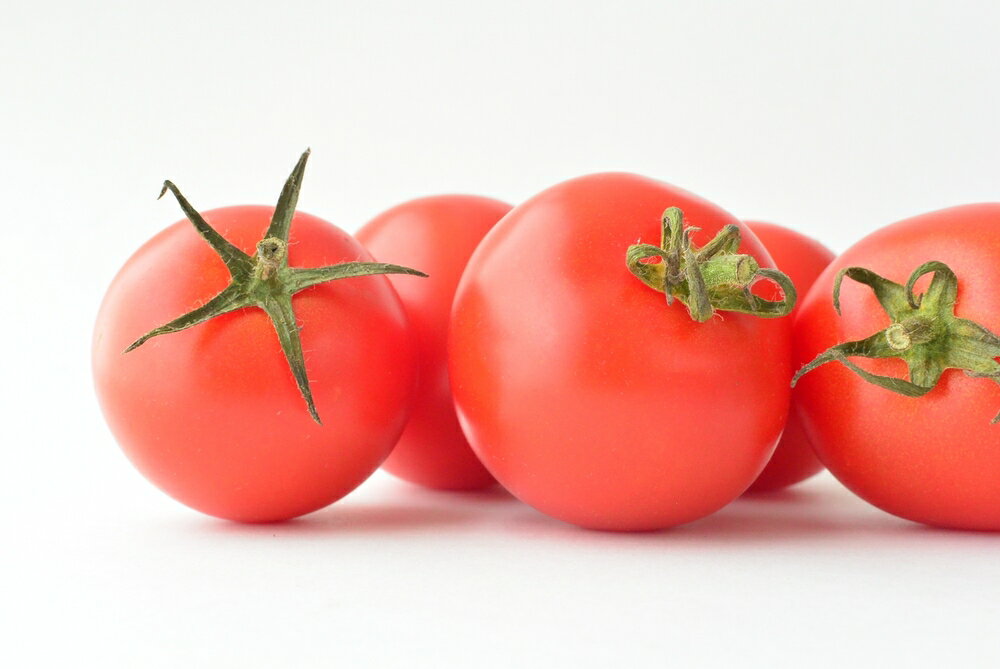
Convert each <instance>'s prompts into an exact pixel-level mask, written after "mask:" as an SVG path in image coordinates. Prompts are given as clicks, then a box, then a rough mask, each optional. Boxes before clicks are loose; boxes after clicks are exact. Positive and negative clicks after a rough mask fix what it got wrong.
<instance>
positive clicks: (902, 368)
mask: <svg viewBox="0 0 1000 669" xmlns="http://www.w3.org/2000/svg"><path fill="white" fill-rule="evenodd" d="M922 268H923V269H922ZM928 268H930V269H928ZM917 275H920V276H921V278H919V280H917V281H916V282H915V283H913V284H912V285H911V286H910V288H907V285H908V281H909V280H910V279H911V277H916V276H917ZM935 282H937V285H936V286H935ZM998 282H1000V203H984V204H972V205H964V206H958V207H951V208H948V209H942V210H938V211H933V212H930V213H927V214H922V215H920V216H914V217H912V218H908V219H905V220H903V221H899V222H897V223H893V224H891V225H888V226H886V227H884V228H881V229H879V230H877V231H875V232H873V233H871V234H870V235H868V236H867V237H865V238H863V239H861V240H860V241H858V242H857V243H856V244H854V245H853V246H852V247H851V248H849V249H848V250H847V251H845V252H844V253H843V254H842V255H840V256H839V257H838V258H837V259H836V260H835V261H834V262H833V263H832V264H831V265H830V266H829V267H827V269H826V270H824V272H823V274H822V275H821V276H820V277H819V278H818V279H817V280H816V282H815V284H814V285H813V287H812V289H811V290H810V291H809V293H808V294H807V295H806V297H805V299H804V300H803V302H802V304H801V310H800V312H799V314H798V317H797V318H796V320H795V360H796V368H797V369H799V375H797V380H796V385H795V388H794V393H793V397H794V403H795V406H796V407H797V409H798V410H799V411H800V414H801V416H802V423H803V426H804V427H805V430H806V432H807V433H808V436H809V440H810V441H811V442H812V444H813V447H814V448H815V450H816V453H817V455H818V456H819V458H820V460H822V462H823V464H824V465H825V466H826V467H827V468H828V469H829V470H830V471H831V472H832V473H833V475H834V476H835V477H836V478H837V479H838V480H840V481H841V482H842V483H843V484H844V485H845V486H846V487H847V488H849V489H850V490H852V491H853V492H854V493H856V494H857V495H858V496H860V497H861V498H863V499H865V500H867V501H868V502H870V503H871V504H873V505H875V506H877V507H879V508H881V509H882V510H884V511H887V512H889V513H892V514H894V515H897V516H900V517H902V518H906V519H908V520H912V521H915V522H919V523H924V524H927V525H934V526H938V527H948V528H957V529H969V530H1000V425H997V424H995V423H993V422H992V421H993V420H994V419H995V417H996V415H997V411H998V410H1000V383H998V382H997V381H998V380H1000V363H998V362H997V361H996V348H995V347H996V346H997V343H998V342H1000V339H997V336H996V333H1000V291H998V290H997V289H996V287H997V284H998ZM876 287H877V289H878V290H879V291H880V293H881V299H880V298H877V297H876V293H875V288H876ZM835 289H836V290H835ZM910 289H912V294H908V293H909V290H910ZM928 295H931V297H927V296H928ZM834 296H836V299H837V303H838V304H839V313H838V310H837V308H836V306H835V304H834ZM924 310H931V311H932V312H933V320H934V322H935V323H936V324H937V325H938V326H940V328H942V329H941V331H940V332H937V331H936V330H932V331H931V332H930V333H929V335H930V336H928V337H926V338H923V337H920V338H918V337H917V334H920V333H919V332H917V331H910V335H912V337H911V336H906V337H891V336H890V335H891V334H897V335H898V334H899V333H898V332H896V330H898V329H902V330H903V331H906V330H907V327H908V325H909V321H911V320H913V321H919V320H921V318H923V317H924V315H923V311H924ZM889 312H893V313H894V314H895V316H890V313H889ZM970 323H971V324H972V325H969V324H970ZM970 329H971V330H972V331H973V336H972V337H971V338H968V337H966V336H965V335H963V334H962V331H963V330H970ZM923 334H927V333H923ZM939 334H940V335H942V336H940V337H939V336H938V335H939ZM911 339H912V341H911ZM864 340H868V341H869V342H871V346H872V347H877V348H879V349H880V351H878V353H879V355H882V354H885V355H886V356H887V357H881V358H879V359H869V358H866V357H863V355H857V356H852V357H848V356H843V357H839V358H838V357H833V358H831V359H830V361H829V362H828V363H827V364H819V365H817V366H815V368H814V369H812V370H811V371H809V372H808V373H805V374H802V370H803V368H804V367H805V366H806V365H807V364H809V363H812V364H814V365H816V363H817V360H820V361H822V358H821V356H822V355H823V354H825V353H827V354H828V353H829V352H830V351H831V350H834V351H836V350H837V348H838V347H844V346H846V345H847V344H849V343H851V342H858V341H864ZM953 346H958V347H960V348H961V350H960V351H957V353H959V356H958V357H959V359H960V361H961V363H962V364H970V365H973V364H974V365H975V366H977V367H979V368H981V369H979V371H977V372H976V373H975V375H969V374H967V373H964V372H963V371H962V367H961V366H960V365H953V364H950V362H949V360H950V359H949V356H950V355H951V353H952V352H953V351H952V348H953ZM890 349H898V350H895V351H893V350H890ZM979 349H982V350H983V351H984V353H985V355H984V357H982V358H977V357H976V353H975V352H976V351H977V350H979ZM890 353H895V354H897V355H898V356H899V357H901V358H902V360H901V359H896V358H895V357H888V355H889V354H890ZM911 353H912V354H913V355H914V356H915V357H914V358H911V360H910V361H911V362H917V363H919V364H916V365H912V366H911V365H909V362H908V361H907V357H909V356H910V355H911ZM917 358H919V360H917ZM938 360H940V361H941V362H940V363H939V362H937V361H938ZM848 363H851V364H853V365H854V366H855V367H857V368H858V369H860V370H861V371H862V372H864V373H865V374H868V375H875V376H873V377H870V378H872V379H874V380H876V381H879V383H886V384H888V385H890V386H891V385H893V382H895V386H896V387H897V388H898V389H899V390H901V391H904V392H896V391H894V390H892V389H890V388H887V387H884V386H882V385H879V383H874V382H872V381H871V380H868V379H866V378H863V377H862V376H861V375H859V374H858V373H857V371H855V370H854V369H852V368H850V367H849V366H848ZM945 363H948V364H945ZM935 366H937V369H936V370H933V369H932V368H933V367H935ZM942 367H943V368H944V369H943V371H941V368H942ZM914 370H916V371H918V372H920V373H921V374H920V376H914ZM990 370H992V375H991V374H989V373H988V372H990ZM938 375H939V376H938ZM936 376H938V378H935V377H936ZM922 377H927V378H926V379H925V378H922ZM885 379H889V381H886V380H885ZM926 380H931V381H933V383H930V384H929V385H926V386H922V385H920V384H922V383H924V382H925V381H926ZM917 382H919V383H917ZM913 390H916V392H915V393H911V394H910V395H907V394H906V393H910V391H913Z"/></svg>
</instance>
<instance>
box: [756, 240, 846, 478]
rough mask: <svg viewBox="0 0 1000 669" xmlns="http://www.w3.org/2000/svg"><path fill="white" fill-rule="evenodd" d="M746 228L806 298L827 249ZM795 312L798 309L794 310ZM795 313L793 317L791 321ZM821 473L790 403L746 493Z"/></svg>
mask: <svg viewBox="0 0 1000 669" xmlns="http://www.w3.org/2000/svg"><path fill="white" fill-rule="evenodd" d="M746 225H747V227H748V228H750V229H751V230H753V233H754V234H755V235H757V238H758V239H760V241H761V242H762V243H763V244H764V246H765V247H766V248H767V252H768V253H770V254H771V258H772V259H773V260H774V262H775V263H776V264H777V265H778V267H780V268H781V271H782V272H784V273H785V274H787V275H788V276H790V277H791V279H792V281H793V282H794V283H795V287H796V288H798V290H799V295H805V294H806V291H807V290H809V287H810V286H812V284H813V282H814V281H815V280H816V277H818V276H819V275H820V273H822V272H823V269H824V268H826V266H827V265H829V264H830V263H831V262H832V261H833V259H834V257H835V256H834V254H833V252H832V251H831V250H830V249H828V248H826V247H825V246H823V245H822V244H820V243H819V242H817V241H816V240H815V239H812V238H810V237H806V236H805V235H803V234H800V233H798V232H795V231H794V230H789V229H788V228H785V227H782V226H780V225H775V224H774V223H763V222H760V221H746ZM797 311H798V309H796V310H795V312H797ZM795 312H793V313H792V316H793V317H794V314H795ZM822 469H823V464H822V463H821V462H820V461H819V459H818V458H817V457H816V454H815V453H813V449H812V445H811V444H810V443H809V439H808V437H806V433H805V430H804V429H803V428H802V420H801V419H800V418H799V416H798V412H797V411H796V409H795V404H794V403H793V404H792V406H791V409H790V410H789V412H788V422H787V423H786V424H785V431H784V432H783V433H782V435H781V441H779V442H778V447H777V448H776V449H775V450H774V455H773V456H771V460H770V462H768V463H767V466H766V467H764V471H762V472H761V473H760V476H758V477H757V480H756V481H754V482H753V485H752V486H750V490H749V492H762V491H766V490H777V489H778V488H784V487H787V486H790V485H793V484H795V483H799V482H800V481H804V480H806V479H807V478H809V477H810V476H813V475H814V474H816V473H818V472H819V471H820V470H822Z"/></svg>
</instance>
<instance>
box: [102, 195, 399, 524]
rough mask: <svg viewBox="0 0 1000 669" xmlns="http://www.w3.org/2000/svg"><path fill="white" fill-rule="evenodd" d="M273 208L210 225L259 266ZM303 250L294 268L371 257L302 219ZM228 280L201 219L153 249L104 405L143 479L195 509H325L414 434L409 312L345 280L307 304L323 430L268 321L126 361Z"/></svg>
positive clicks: (251, 515)
mask: <svg viewBox="0 0 1000 669" xmlns="http://www.w3.org/2000/svg"><path fill="white" fill-rule="evenodd" d="M273 211H274V209H273V208H272V207H262V206H242V207H224V208H221V209H215V210H212V211H208V212H205V213H204V214H203V216H204V218H205V219H206V220H207V221H208V222H209V223H210V224H211V225H212V226H213V227H215V228H216V229H217V230H218V231H219V232H221V233H222V235H223V236H224V237H226V238H227V239H228V240H229V241H230V242H232V243H233V244H234V245H236V246H237V247H238V248H240V249H242V250H243V251H244V252H246V253H250V254H252V253H253V252H254V245H255V244H256V243H257V242H258V241H259V240H260V239H261V234H262V233H263V232H264V230H265V229H267V227H268V222H269V220H270V218H271V214H272V212H273ZM290 241H291V243H290V245H289V251H288V253H289V264H290V266H292V267H320V266H324V265H331V264H336V263H340V262H345V261H355V260H359V259H361V260H366V259H370V258H369V257H368V254H367V252H366V251H365V250H364V249H363V248H362V247H361V245H360V244H358V243H357V242H356V241H355V240H354V239H353V238H351V237H350V236H349V235H347V234H346V233H345V232H343V231H341V230H339V229H338V228H336V227H334V226H333V225H331V224H330V223H327V222H326V221H323V220H322V219H319V218H316V217H315V216H310V215H308V214H305V213H301V212H298V213H296V214H295V215H294V218H293V219H292V225H291V240H290ZM228 281H229V275H228V273H227V270H226V267H225V265H224V264H223V262H222V261H221V260H220V259H219V257H218V256H217V255H216V253H215V252H214V251H213V250H212V248H211V247H209V245H208V244H206V243H205V241H204V240H203V239H201V238H200V237H199V236H198V234H197V233H196V232H195V230H194V228H193V227H192V225H191V223H189V222H188V221H186V220H182V221H180V222H178V223H176V224H174V225H172V226H170V227H169V228H167V229H166V230H164V231H163V232H161V233H160V234H158V235H156V236H155V237H153V238H152V239H151V240H150V241H148V242H147V243H146V244H145V245H143V246H142V248H140V249H139V250H138V251H137V252H136V253H135V255H133V256H132V257H131V258H130V259H129V260H128V261H127V262H126V263H125V266H124V267H123V268H122V269H121V271H120V272H119V273H118V275H117V276H116V277H115V279H114V281H113V282H112V284H111V287H110V288H109V289H108V292H107V295H106V296H105V298H104V303H103V305H102V306H101V310H100V314H99V315H98V318H97V326H96V329H95V333H94V344H93V365H94V376H95V381H96V387H97V395H98V398H99V400H100V403H101V407H102V408H103V410H104V414H105V417H106V418H107V420H108V424H109V425H110V427H111V431H112V432H113V433H114V435H115V437H116V438H117V439H118V441H119V443H120V444H121V446H122V448H123V449H124V451H125V453H126V455H128V457H129V459H130V460H131V461H132V462H133V463H134V464H135V465H136V467H138V468H139V470H140V471H141V472H142V473H143V474H145V476H146V477H147V478H149V479H150V480H151V481H152V482H153V483H155V484H156V485H157V486H159V487H160V488H161V489H163V490H164V491H165V492H167V493H168V494H170V495H171V496H173V497H174V498H176V499H178V500H179V501H181V502H183V503H184V504H187V505H188V506H191V507H193V508H195V509H198V510H200V511H203V512H205V513H208V514H211V515H213V516H219V517H222V518H229V519H232V520H239V521H250V522H258V521H275V520H283V519H287V518H292V517H295V516H298V515H301V514H304V513H308V512H310V511H314V510H316V509H319V508H321V507H323V506H326V505H327V504H329V503H331V502H333V501H335V500H337V499H339V498H340V497H342V496H343V495H345V494H347V493H348V492H350V491H351V490H353V489H354V488H355V487H356V486H357V485H358V484H360V483H361V482H362V481H364V480H365V479H366V478H367V477H368V476H369V475H370V474H371V473H372V472H373V471H374V470H375V469H376V468H377V467H378V466H379V464H380V463H381V462H382V460H383V459H384V458H385V457H386V456H387V455H388V453H389V451H390V449H391V448H392V446H393V444H394V443H395V441H396V439H397V437H398V436H399V433H400V432H401V431H402V429H403V425H404V424H405V422H406V417H407V411H408V407H409V402H410V399H411V393H412V389H413V385H414V380H415V362H414V357H413V347H412V344H411V341H410V332H409V329H408V325H407V322H406V316H405V314H404V312H403V308H402V305H401V304H400V303H399V299H398V298H397V297H396V295H395V293H394V292H393V290H392V287H391V286H390V284H389V282H388V281H387V280H386V279H385V277H383V276H366V277H356V278H349V279H343V280H339V281H333V282H331V283H325V284H321V285H317V286H313V287H311V288H307V289H305V290H304V291H302V292H300V293H298V294H296V295H295V296H294V297H293V298H292V300H293V305H294V311H295V314H296V316H297V318H298V322H299V323H300V324H301V339H302V347H303V350H304V351H305V358H306V367H307V371H308V376H309V380H310V382H311V385H312V389H313V395H314V398H315V404H316V407H317V408H318V410H319V412H320V414H321V415H322V418H323V421H324V423H323V424H322V425H319V424H318V423H316V422H315V421H313V419H312V418H311V417H310V415H309V413H308V411H307V410H306V408H305V404H304V403H303V397H302V395H301V394H300V392H299V390H298V389H297V387H296V384H295V381H294V380H293V378H292V374H291V373H290V371H289V365H288V362H287V361H286V359H285V357H284V355H283V353H282V349H281V347H280V345H279V343H278V338H277V336H276V335H275V329H274V326H273V325H272V323H271V321H270V320H269V318H268V317H267V315H266V314H265V313H264V312H263V311H262V310H261V309H256V308H249V309H241V310H239V311H234V312H231V313H228V314H225V315H223V316H219V317H217V318H214V319H212V320H209V321H207V322H205V323H202V324H200V325H198V326H196V327H192V328H191V329H188V330H184V331H183V332H176V333H173V334H168V335H165V336H161V337H156V338H154V339H151V340H150V341H149V342H147V343H146V344H145V345H143V346H141V347H139V348H137V349H135V350H134V351H131V352H130V353H128V354H125V355H123V354H122V351H123V350H124V349H125V348H126V346H128V345H129V344H130V343H131V342H132V341H134V340H135V339H136V338H137V337H139V336H140V335H142V334H143V333H144V332H147V331H148V330H150V329H151V328H152V327H154V326H158V325H160V324H162V323H165V322H167V321H169V320H171V319H172V318H175V317H177V316H178V315H180V314H182V313H183V312H185V311H187V310H189V309H191V308H193V307H195V306H198V305H199V304H203V303H205V302H206V301H208V300H209V299H210V298H212V297H213V296H214V295H216V294H217V293H218V292H219V291H220V290H222V289H223V288H225V287H226V285H227V283H228Z"/></svg>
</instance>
